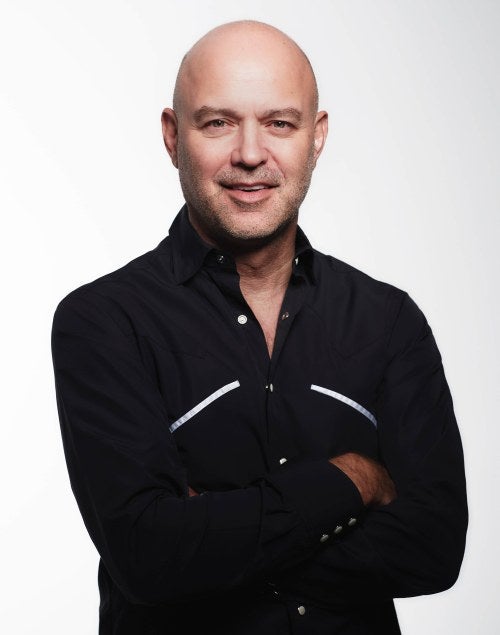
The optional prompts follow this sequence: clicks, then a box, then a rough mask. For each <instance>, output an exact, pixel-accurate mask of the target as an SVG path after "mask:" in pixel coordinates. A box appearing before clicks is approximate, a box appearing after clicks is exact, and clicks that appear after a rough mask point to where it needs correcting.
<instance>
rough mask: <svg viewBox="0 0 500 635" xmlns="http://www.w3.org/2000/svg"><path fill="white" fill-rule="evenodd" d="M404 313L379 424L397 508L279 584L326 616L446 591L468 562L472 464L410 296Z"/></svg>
mask: <svg viewBox="0 0 500 635" xmlns="http://www.w3.org/2000/svg"><path fill="white" fill-rule="evenodd" d="M395 312H396V313H397V318H396V320H395V325H394V327H393V329H392V330H391V334H390V337H389V340H388V348H387V351H388V357H387V366H386V371H385V375H384V378H383V381H382V383H381V386H380V397H379V400H378V405H377V420H378V435H379V447H380V460H381V462H382V463H384V464H385V466H386V467H387V469H388V471H389V473H390V475H391V477H392V479H393V481H394V483H395V485H396V489H397V494H398V496H397V499H396V500H394V501H393V502H392V503H391V504H389V505H386V506H383V507H379V508H378V509H372V510H370V511H368V512H367V513H366V514H365V515H364V517H363V518H362V519H360V520H359V521H358V522H357V523H356V524H355V525H354V526H353V527H352V528H349V527H347V528H346V527H345V526H344V529H343V530H342V532H340V533H339V535H338V536H336V537H334V539H333V540H330V541H329V542H328V544H326V545H325V546H324V548H323V549H322V550H321V551H319V552H317V553H316V554H315V555H314V557H312V558H310V559H309V560H308V561H307V562H305V563H302V564H300V565H299V566H298V567H296V568H295V570H292V571H289V572H288V573H287V576H286V577H285V578H283V579H282V580H280V581H279V584H278V586H280V585H281V586H282V588H287V589H288V590H289V591H290V592H293V593H294V594H297V595H298V596H299V597H305V598H309V599H310V600H311V601H312V602H315V603H317V604H319V605H322V606H325V607H335V606H344V605H345V604H346V603H349V604H352V603H353V602H355V603H370V602H377V601H381V600H384V599H389V598H393V597H405V596H415V595H421V594H428V593H435V592H439V591H443V590H445V589H447V588H449V587H450V586H451V585H453V583H454V582H455V580H456V578H457V576H458V573H459V570H460V565H461V562H462V557H463V553H464V547H465V535H466V529H467V503H466V487H465V476H464V463H463V454H462V446H461V441H460V436H459V431H458V428H457V423H456V420H455V415H454V412H453V404H452V398H451V395H450V390H449V388H448V384H447V382H446V379H445V375H444V372H443V366H442V362H441V356H440V354H439V351H438V348H437V346H436V343H435V340H434V337H433V335H432V332H431V329H430V327H429V325H428V324H427V321H426V320H425V317H424V316H423V314H422V312H421V311H420V309H419V308H418V307H417V305H416V304H415V303H414V302H413V300H412V299H411V298H410V297H409V296H408V295H407V294H404V295H403V298H402V300H400V301H399V303H398V309H395Z"/></svg>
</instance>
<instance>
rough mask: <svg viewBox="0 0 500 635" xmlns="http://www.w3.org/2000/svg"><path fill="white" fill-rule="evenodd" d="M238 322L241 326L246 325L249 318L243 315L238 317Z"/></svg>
mask: <svg viewBox="0 0 500 635" xmlns="http://www.w3.org/2000/svg"><path fill="white" fill-rule="evenodd" d="M238 322H239V323H240V324H246V323H247V322H248V318H247V316H246V315H243V313H242V314H241V315H238Z"/></svg>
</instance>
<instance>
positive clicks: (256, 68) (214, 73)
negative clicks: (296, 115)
mask: <svg viewBox="0 0 500 635" xmlns="http://www.w3.org/2000/svg"><path fill="white" fill-rule="evenodd" d="M179 84H180V85H179V88H180V93H181V100H182V103H183V108H185V109H187V110H188V111H194V110H196V109H198V108H200V107H202V106H204V105H206V104H210V106H214V107H221V108H233V109H237V110H247V109H264V110H266V109H270V108H283V107H295V108H297V109H299V110H301V111H305V110H307V109H308V108H310V107H311V104H312V102H313V95H314V80H313V77H312V73H311V71H310V68H309V66H308V63H307V61H306V60H305V58H304V56H303V55H302V54H301V52H300V51H299V50H298V49H296V47H294V46H293V45H291V44H289V43H287V42H286V41H279V40H272V39H269V38H267V39H266V38H260V39H259V38H252V39H239V40H238V39H235V38H226V39H225V40H223V41H217V42H208V43H205V44H204V45H203V46H200V47H199V48H198V49H197V50H195V51H192V52H191V53H190V55H189V57H188V59H187V60H186V64H185V68H184V69H183V72H182V75H181V78H180V82H179Z"/></svg>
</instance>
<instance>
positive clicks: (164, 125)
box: [161, 108, 179, 168]
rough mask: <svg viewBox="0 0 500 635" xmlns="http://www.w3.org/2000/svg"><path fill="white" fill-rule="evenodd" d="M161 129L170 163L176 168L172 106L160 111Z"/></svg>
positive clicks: (175, 125) (175, 143) (175, 140)
mask: <svg viewBox="0 0 500 635" xmlns="http://www.w3.org/2000/svg"><path fill="white" fill-rule="evenodd" d="M161 129H162V132H163V141H164V142H165V147H166V148H167V152H168V154H169V155H170V158H171V159H172V163H173V164H174V166H175V167H176V168H178V167H179V166H178V163H177V115H176V114H175V112H174V111H173V110H172V108H165V110H164V111H163V112H162V113H161Z"/></svg>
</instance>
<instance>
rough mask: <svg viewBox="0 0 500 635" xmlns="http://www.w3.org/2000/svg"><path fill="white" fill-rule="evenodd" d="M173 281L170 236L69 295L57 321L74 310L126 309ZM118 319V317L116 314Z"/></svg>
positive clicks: (113, 312)
mask: <svg viewBox="0 0 500 635" xmlns="http://www.w3.org/2000/svg"><path fill="white" fill-rule="evenodd" d="M169 285H173V280H172V266H171V249H170V239H169V237H168V236H167V237H166V238H164V239H163V240H162V241H161V242H160V243H159V245H158V246H157V247H156V248H154V249H152V250H150V251H148V252H146V253H144V254H141V255H140V256H138V257H136V258H134V259H133V260H131V261H129V262H128V263H126V264H125V265H123V266H121V267H119V268H118V269H116V270H114V271H112V272H110V273H107V274H105V275H102V276H100V277H98V278H96V279H95V280H92V281H90V282H87V283H85V284H83V285H81V286H79V287H77V288H75V289H73V290H72V291H70V292H69V293H68V294H67V295H65V296H64V297H63V298H62V299H61V301H60V302H59V303H58V305H57V307H56V309H55V313H54V321H55V322H56V321H57V320H60V319H62V318H63V317H67V316H68V315H70V314H72V313H80V314H82V313H84V314H90V313H91V312H94V313H104V312H106V313H108V314H110V315H114V316H116V315H118V314H120V313H126V312H127V308H129V307H130V306H132V305H136V304H137V302H138V301H140V298H141V297H144V296H149V295H151V294H154V293H158V289H159V288H165V287H168V286H169ZM115 319H116V317H115Z"/></svg>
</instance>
